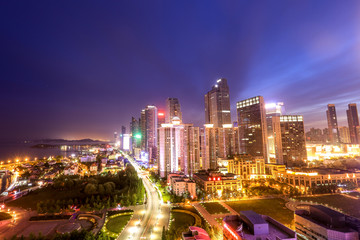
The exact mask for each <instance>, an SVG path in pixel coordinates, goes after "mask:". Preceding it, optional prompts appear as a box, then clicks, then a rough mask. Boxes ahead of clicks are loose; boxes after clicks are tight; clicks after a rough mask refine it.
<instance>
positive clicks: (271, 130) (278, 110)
mask: <svg viewBox="0 0 360 240" xmlns="http://www.w3.org/2000/svg"><path fill="white" fill-rule="evenodd" d="M283 106H284V103H282V102H278V103H267V104H265V110H266V125H267V146H268V149H267V150H268V156H269V162H270V163H278V164H282V163H283V160H282V148H281V134H279V133H280V132H281V131H280V125H277V124H274V123H276V122H274V121H273V119H272V118H273V117H275V116H281V114H282V112H283Z"/></svg>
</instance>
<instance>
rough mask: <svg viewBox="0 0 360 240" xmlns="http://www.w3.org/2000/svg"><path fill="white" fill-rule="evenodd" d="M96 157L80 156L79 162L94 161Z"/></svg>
mask: <svg viewBox="0 0 360 240" xmlns="http://www.w3.org/2000/svg"><path fill="white" fill-rule="evenodd" d="M95 161H96V157H95V156H82V157H80V162H95Z"/></svg>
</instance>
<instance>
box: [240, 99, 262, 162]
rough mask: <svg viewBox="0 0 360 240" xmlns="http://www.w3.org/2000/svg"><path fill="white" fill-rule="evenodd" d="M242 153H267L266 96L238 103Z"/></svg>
mask: <svg viewBox="0 0 360 240" xmlns="http://www.w3.org/2000/svg"><path fill="white" fill-rule="evenodd" d="M236 108H237V118H238V127H239V142H240V153H242V154H250V155H252V156H261V157H263V158H264V159H266V160H267V159H268V155H267V124H266V111H265V103H264V98H263V97H262V96H257V97H253V98H249V99H245V100H243V101H239V102H237V103H236Z"/></svg>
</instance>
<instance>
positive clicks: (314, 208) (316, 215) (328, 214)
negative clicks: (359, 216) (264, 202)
mask: <svg viewBox="0 0 360 240" xmlns="http://www.w3.org/2000/svg"><path fill="white" fill-rule="evenodd" d="M295 215H297V216H300V217H302V218H305V219H307V220H308V221H311V222H313V223H315V224H317V225H320V226H323V227H325V228H327V229H332V230H336V231H339V232H354V231H355V230H354V229H352V228H350V227H349V226H354V225H359V224H358V223H357V222H356V223H350V222H348V221H347V220H348V219H347V218H349V216H347V215H345V214H342V213H340V212H337V211H335V210H332V209H330V208H327V207H325V206H322V205H309V206H308V209H302V210H296V211H295ZM357 227H360V226H356V228H357Z"/></svg>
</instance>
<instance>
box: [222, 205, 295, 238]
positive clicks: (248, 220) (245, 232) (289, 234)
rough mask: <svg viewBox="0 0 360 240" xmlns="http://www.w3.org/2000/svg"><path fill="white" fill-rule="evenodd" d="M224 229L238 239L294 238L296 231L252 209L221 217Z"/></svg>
mask: <svg viewBox="0 0 360 240" xmlns="http://www.w3.org/2000/svg"><path fill="white" fill-rule="evenodd" d="M223 226H224V230H225V231H227V232H230V234H231V235H233V236H236V237H238V238H239V239H240V238H242V239H247V240H257V239H267V240H281V239H287V240H290V239H296V233H295V232H294V231H292V230H291V229H289V228H287V227H285V226H284V225H282V224H281V223H279V222H277V221H275V220H274V219H272V218H270V217H268V216H266V215H260V214H257V213H256V212H254V211H242V212H240V215H230V216H227V217H225V218H224V219H223Z"/></svg>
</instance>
